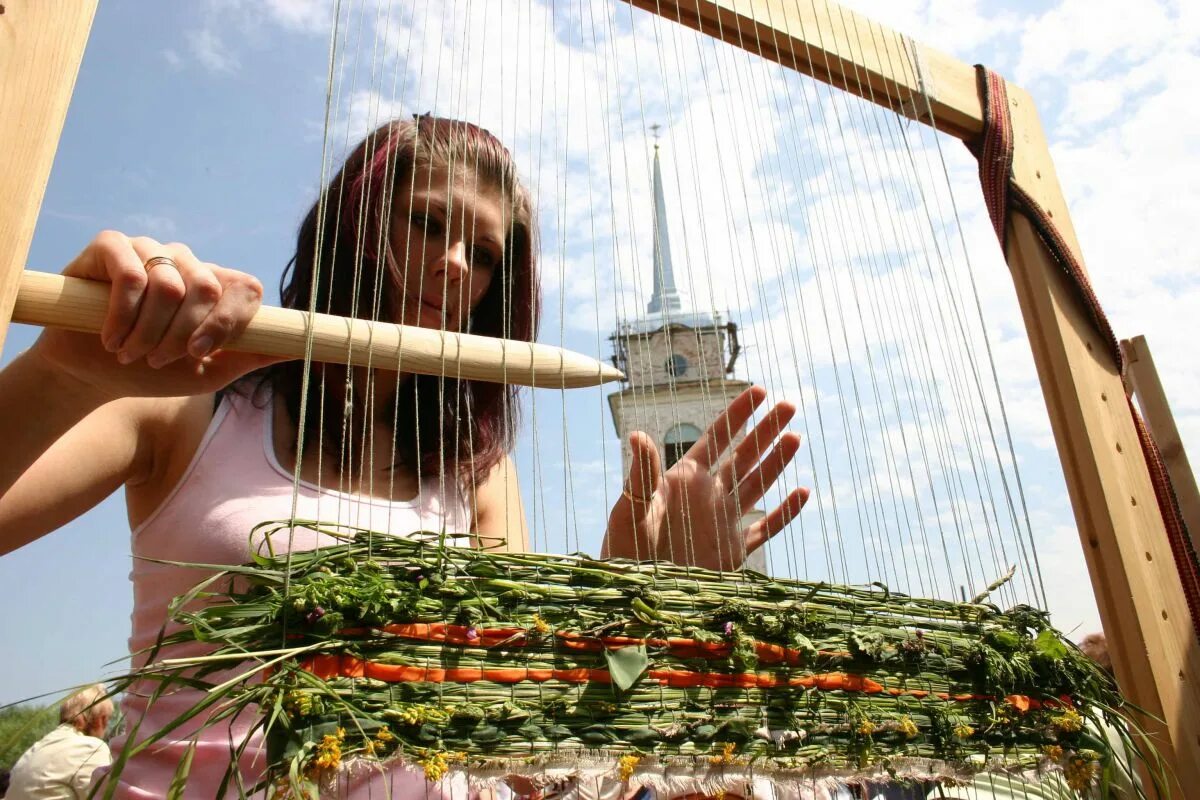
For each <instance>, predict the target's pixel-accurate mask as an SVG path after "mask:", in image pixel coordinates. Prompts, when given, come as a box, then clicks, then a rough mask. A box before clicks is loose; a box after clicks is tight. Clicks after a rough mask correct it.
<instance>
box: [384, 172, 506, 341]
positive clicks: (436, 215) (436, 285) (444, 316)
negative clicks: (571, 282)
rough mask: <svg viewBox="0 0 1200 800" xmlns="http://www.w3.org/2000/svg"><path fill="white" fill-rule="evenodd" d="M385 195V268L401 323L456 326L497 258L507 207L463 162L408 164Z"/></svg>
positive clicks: (478, 295) (489, 279) (479, 293)
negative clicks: (391, 276) (410, 173)
mask: <svg viewBox="0 0 1200 800" xmlns="http://www.w3.org/2000/svg"><path fill="white" fill-rule="evenodd" d="M414 177H415V180H411V181H402V183H403V184H405V185H401V186H398V187H397V188H396V195H395V199H394V200H393V201H392V227H391V241H390V244H391V250H392V256H393V266H392V268H393V269H394V270H396V272H397V276H396V277H397V286H398V288H399V291H400V297H399V298H398V306H399V309H400V314H399V316H400V319H399V320H397V321H398V322H401V323H403V324H405V325H419V326H421V327H423V328H443V329H445V330H451V331H459V330H462V329H463V328H464V327H465V326H466V322H467V320H468V319H469V318H470V316H471V312H472V311H473V310H474V309H475V307H476V305H478V304H479V301H480V300H481V299H482V298H483V296H484V294H485V293H486V292H487V290H488V287H489V286H490V285H491V282H492V279H493V277H494V276H496V275H498V274H499V272H500V266H501V264H502V263H503V261H504V256H505V253H504V247H505V243H506V239H507V235H506V234H507V233H508V229H509V224H510V221H511V213H512V211H511V208H510V206H509V204H508V203H507V202H505V200H504V197H503V195H502V194H501V192H500V190H499V188H498V187H496V186H493V185H491V184H489V183H485V182H481V181H479V180H478V178H477V176H476V175H475V172H474V171H473V170H471V169H469V168H465V167H454V168H453V169H452V168H449V167H427V166H419V167H417V169H416V174H415V176H414Z"/></svg>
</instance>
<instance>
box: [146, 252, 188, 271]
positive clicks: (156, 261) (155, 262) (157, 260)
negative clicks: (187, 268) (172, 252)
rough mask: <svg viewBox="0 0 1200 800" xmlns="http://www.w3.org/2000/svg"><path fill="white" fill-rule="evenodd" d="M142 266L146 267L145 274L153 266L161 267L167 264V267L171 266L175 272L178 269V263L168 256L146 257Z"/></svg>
mask: <svg viewBox="0 0 1200 800" xmlns="http://www.w3.org/2000/svg"><path fill="white" fill-rule="evenodd" d="M143 266H145V268H146V274H147V275H149V274H150V271H151V270H153V269H154V268H155V267H161V266H168V267H171V268H172V269H173V270H175V271H176V272H178V271H179V265H178V264H176V263H175V259H173V258H171V257H170V256H154V257H153V258H151V259H148V260H147V261H146V263H145V264H144V265H143Z"/></svg>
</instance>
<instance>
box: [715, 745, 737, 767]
mask: <svg viewBox="0 0 1200 800" xmlns="http://www.w3.org/2000/svg"><path fill="white" fill-rule="evenodd" d="M736 749H737V745H735V744H734V743H733V742H726V743H725V747H724V748H723V749H722V750H721V755H719V756H710V757H709V759H708V761H709V763H710V764H733V763H735V762H736V760H737V759H735V758H734V757H733V751H734V750H736Z"/></svg>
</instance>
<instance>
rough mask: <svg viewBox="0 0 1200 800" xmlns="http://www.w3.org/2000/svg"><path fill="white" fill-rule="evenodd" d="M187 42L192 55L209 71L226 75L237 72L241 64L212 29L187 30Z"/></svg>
mask: <svg viewBox="0 0 1200 800" xmlns="http://www.w3.org/2000/svg"><path fill="white" fill-rule="evenodd" d="M187 43H188V49H189V50H191V52H192V55H193V56H195V57H196V60H197V61H199V62H200V64H201V65H202V66H203V67H204V68H205V69H207V70H209V71H210V72H216V73H219V74H226V75H227V74H232V73H234V72H237V70H238V68H239V67H240V66H241V65H240V62H239V61H238V58H237V56H236V55H235V54H234V53H233V51H231V50H230V49H229V48H228V46H227V45H226V44H225V42H224V41H223V40H222V39H221V37H220V36H218V35H217V33H216V31H214V30H212V29H209V28H203V29H201V30H196V31H191V32H189V33H188V35H187Z"/></svg>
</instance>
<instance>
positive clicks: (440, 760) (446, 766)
mask: <svg viewBox="0 0 1200 800" xmlns="http://www.w3.org/2000/svg"><path fill="white" fill-rule="evenodd" d="M417 763H418V764H420V765H421V767H422V769H424V770H425V779H426V780H427V781H429V782H430V783H437V782H438V781H440V780H441V779H442V778H443V777H444V776H445V775H446V773H447V772H449V771H450V762H449V760H448V759H447V758H446V754H445V753H428V754H426V755H425V757H424V758H418V759H417Z"/></svg>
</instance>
